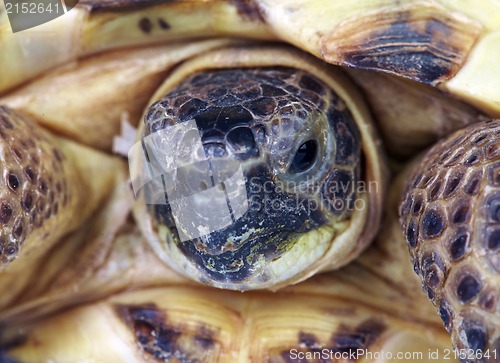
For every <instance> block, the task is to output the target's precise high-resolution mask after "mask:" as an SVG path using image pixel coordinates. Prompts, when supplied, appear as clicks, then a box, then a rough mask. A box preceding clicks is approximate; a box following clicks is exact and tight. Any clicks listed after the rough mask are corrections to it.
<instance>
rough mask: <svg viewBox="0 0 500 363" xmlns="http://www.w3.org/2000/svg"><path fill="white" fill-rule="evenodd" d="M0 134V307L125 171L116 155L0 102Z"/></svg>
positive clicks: (21, 291) (13, 298)
mask: <svg viewBox="0 0 500 363" xmlns="http://www.w3.org/2000/svg"><path fill="white" fill-rule="evenodd" d="M0 136H1V138H2V148H1V156H0V157H1V160H2V163H1V168H0V169H1V175H2V177H1V181H2V188H1V200H2V201H1V203H0V219H1V223H2V229H1V241H2V242H1V249H0V269H1V272H0V290H2V291H4V292H5V293H3V294H1V297H0V306H1V307H2V308H5V307H6V306H9V305H10V304H12V303H15V302H16V301H18V300H19V299H20V297H21V296H22V295H23V294H24V293H25V289H27V288H28V285H29V284H30V282H32V281H33V279H35V280H36V271H37V269H38V268H39V266H43V264H44V263H45V262H46V261H47V255H50V254H52V253H56V254H57V247H55V246H56V243H57V242H58V241H59V240H60V239H61V238H63V237H64V236H65V235H66V234H68V233H70V232H73V231H74V230H76V229H77V228H78V227H80V226H81V225H82V223H84V222H85V221H86V220H87V219H88V218H89V217H90V215H91V213H93V212H94V211H95V210H96V208H97V207H98V206H99V205H101V204H102V203H103V202H104V201H105V200H106V199H107V198H108V197H109V196H110V195H112V194H113V188H114V186H115V185H116V184H115V183H116V182H117V181H120V180H121V181H122V182H123V180H124V178H125V175H126V174H125V170H124V165H123V161H121V160H119V159H118V158H116V157H110V156H108V155H104V154H101V153H99V152H96V151H95V150H92V149H88V148H86V147H83V146H80V145H78V144H75V143H73V142H71V141H68V140H65V139H63V138H60V137H57V136H54V135H52V134H50V133H48V132H47V131H45V130H43V129H41V128H40V127H39V126H37V125H36V124H35V123H34V122H33V121H32V120H31V119H30V118H29V117H27V116H24V115H22V114H20V113H19V112H17V111H14V110H12V109H9V108H7V107H5V106H0ZM96 176H98V177H96ZM52 249H54V250H52ZM7 292H8V293H7ZM27 293H29V289H28V291H27Z"/></svg>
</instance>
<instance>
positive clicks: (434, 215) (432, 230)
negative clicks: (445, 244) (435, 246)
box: [420, 207, 446, 239]
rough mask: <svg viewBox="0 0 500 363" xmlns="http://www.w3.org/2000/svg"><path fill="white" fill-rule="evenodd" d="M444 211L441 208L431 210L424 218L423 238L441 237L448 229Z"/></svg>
mask: <svg viewBox="0 0 500 363" xmlns="http://www.w3.org/2000/svg"><path fill="white" fill-rule="evenodd" d="M443 214H444V211H443V210H442V209H441V208H439V207H436V208H430V209H428V210H426V211H425V212H424V214H423V216H422V221H421V224H420V225H421V228H422V230H421V234H422V236H423V238H426V239H427V238H429V239H430V238H435V237H437V236H439V235H440V234H441V233H442V232H443V230H444V229H445V228H446V219H445V216H444V215H443Z"/></svg>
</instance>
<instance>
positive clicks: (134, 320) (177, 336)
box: [115, 303, 219, 362]
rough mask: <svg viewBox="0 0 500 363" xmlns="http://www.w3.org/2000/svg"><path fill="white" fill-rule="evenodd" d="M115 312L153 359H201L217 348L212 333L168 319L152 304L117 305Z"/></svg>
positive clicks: (180, 360) (200, 360) (161, 360)
mask: <svg viewBox="0 0 500 363" xmlns="http://www.w3.org/2000/svg"><path fill="white" fill-rule="evenodd" d="M115 311H116V313H117V315H118V316H119V317H120V318H121V319H122V320H123V321H124V322H125V323H126V324H127V326H128V327H129V328H130V329H131V330H132V331H133V336H134V338H135V341H136V344H137V346H138V347H139V349H140V350H141V351H143V352H145V353H147V354H148V355H149V356H150V357H151V358H152V359H154V361H157V362H166V361H170V360H175V361H176V362H204V361H207V359H208V358H209V357H211V356H213V355H216V353H217V351H218V348H219V344H218V343H217V340H216V336H215V335H216V334H215V333H214V332H212V331H211V330H209V329H208V328H207V327H205V326H198V327H196V328H194V329H193V327H192V325H191V324H190V325H189V326H185V325H180V324H175V323H172V322H168V320H167V316H166V312H165V311H164V310H162V309H160V308H159V307H158V306H156V305H155V304H153V303H150V304H141V305H116V306H115ZM208 360H210V359H208ZM148 361H149V360H148Z"/></svg>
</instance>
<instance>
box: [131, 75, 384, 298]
mask: <svg viewBox="0 0 500 363" xmlns="http://www.w3.org/2000/svg"><path fill="white" fill-rule="evenodd" d="M142 136H143V138H142V143H141V144H140V145H141V149H142V152H143V155H144V156H143V157H144V165H145V167H146V168H144V169H143V170H146V169H148V171H147V172H148V173H149V176H148V177H147V178H146V179H147V180H144V178H143V182H142V183H140V186H143V189H142V190H143V194H144V199H143V200H144V201H145V203H146V205H147V208H146V209H145V211H144V212H145V213H147V214H148V218H150V226H151V231H152V234H153V235H155V236H156V241H155V245H156V250H160V255H161V256H162V257H163V258H164V259H165V260H166V261H167V262H168V263H169V264H171V265H173V267H174V268H176V270H178V271H181V272H182V273H184V274H185V275H188V276H190V277H191V278H194V279H196V280H198V281H201V282H204V283H208V284H210V285H214V286H218V287H223V288H230V289H239V290H247V289H252V288H262V287H275V286H276V285H279V284H281V283H289V282H290V280H293V279H296V278H297V276H301V279H303V278H305V277H307V276H308V274H309V273H310V272H311V271H312V273H314V272H315V271H314V270H315V268H316V267H315V266H317V265H318V262H319V261H321V260H322V259H323V258H324V257H325V256H326V255H328V254H329V253H330V252H331V249H332V244H333V242H334V241H335V240H336V239H337V237H338V236H342V235H343V234H345V233H347V231H348V230H349V227H350V225H351V222H352V216H353V213H355V212H356V211H358V213H364V210H365V209H367V207H368V206H367V198H366V191H367V189H368V188H370V187H373V186H367V185H366V184H365V181H364V180H363V179H362V171H361V168H362V153H361V134H360V131H359V129H358V126H357V123H356V121H355V120H354V117H353V115H352V114H351V111H350V109H349V108H348V107H347V105H346V103H345V102H344V100H343V99H342V98H341V97H340V96H339V95H338V94H336V93H335V92H334V91H333V90H332V89H331V88H330V87H329V86H328V85H326V84H325V83H323V82H322V81H321V80H319V79H318V78H316V77H315V76H313V75H311V74H308V73H307V72H305V71H303V70H299V69H296V68H291V67H283V66H281V67H262V68H257V67H249V68H228V69H205V70H200V71H198V72H194V73H193V74H190V75H189V76H188V77H185V78H184V79H182V81H180V82H179V83H177V84H176V85H175V86H174V87H172V88H171V89H170V90H169V91H168V92H166V94H165V93H164V94H163V96H162V97H161V99H160V100H158V101H156V102H154V103H153V104H152V105H151V106H150V107H149V109H148V110H147V112H146V114H145V121H144V131H143V135H142ZM375 187H377V186H375ZM360 190H361V191H362V192H361V193H360V192H359V191H360ZM349 243H350V244H351V247H353V246H352V245H354V246H355V245H356V244H357V241H350V242H349ZM348 261H349V259H346V260H345V262H344V261H343V262H342V263H339V265H340V264H344V263H347V262H348ZM312 267H313V268H312Z"/></svg>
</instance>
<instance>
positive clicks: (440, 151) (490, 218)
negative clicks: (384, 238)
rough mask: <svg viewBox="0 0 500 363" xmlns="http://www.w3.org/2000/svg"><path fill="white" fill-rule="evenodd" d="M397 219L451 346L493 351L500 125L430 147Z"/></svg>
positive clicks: (499, 287) (498, 326) (498, 339)
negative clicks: (448, 336) (451, 342)
mask: <svg viewBox="0 0 500 363" xmlns="http://www.w3.org/2000/svg"><path fill="white" fill-rule="evenodd" d="M400 217H401V223H402V226H403V231H404V234H405V236H406V240H407V243H408V246H409V249H410V254H411V257H412V259H413V264H414V270H415V272H416V273H417V274H418V275H419V276H420V277H421V279H422V285H423V288H424V290H425V291H426V293H427V295H428V296H429V298H430V299H431V300H432V302H433V303H434V305H435V306H436V307H438V311H439V314H440V315H441V318H442V320H443V322H444V325H445V327H446V329H447V330H448V332H450V333H451V334H452V339H453V343H454V345H455V346H456V347H457V348H459V349H464V348H466V349H474V350H478V349H479V350H487V349H497V352H498V351H499V349H500V275H499V274H500V248H499V247H500V121H489V122H480V123H478V124H475V125H473V126H471V127H469V128H468V129H466V130H465V132H463V131H462V132H459V133H455V134H453V135H452V136H450V138H448V139H447V140H445V141H443V142H441V143H439V144H437V145H436V146H435V147H434V148H432V149H431V150H430V151H429V153H428V154H427V155H426V157H425V158H424V160H423V161H422V163H421V164H420V165H419V167H418V168H417V170H416V171H414V175H413V176H412V177H411V178H410V180H409V184H408V187H407V190H406V192H405V193H404V195H403V199H402V204H401V207H400ZM477 362H488V360H487V359H483V360H480V359H477Z"/></svg>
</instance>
